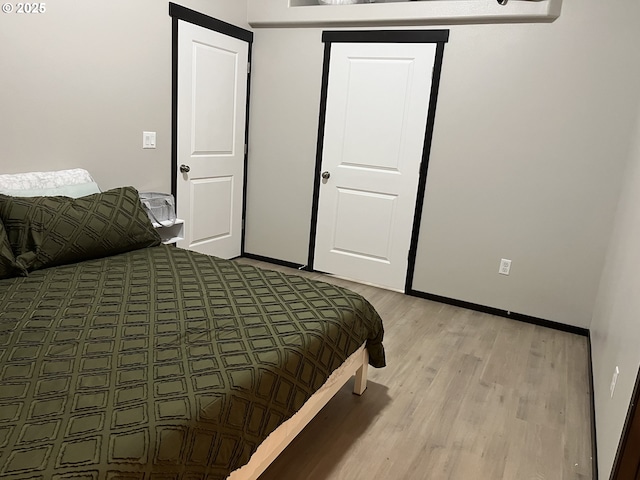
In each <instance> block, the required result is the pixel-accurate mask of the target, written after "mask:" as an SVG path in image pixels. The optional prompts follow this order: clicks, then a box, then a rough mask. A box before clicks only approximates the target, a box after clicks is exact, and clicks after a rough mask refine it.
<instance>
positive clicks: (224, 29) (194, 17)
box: [169, 2, 253, 255]
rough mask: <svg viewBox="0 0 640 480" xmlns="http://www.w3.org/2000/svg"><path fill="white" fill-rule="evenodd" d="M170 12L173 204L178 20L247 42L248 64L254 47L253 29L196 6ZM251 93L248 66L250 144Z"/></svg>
mask: <svg viewBox="0 0 640 480" xmlns="http://www.w3.org/2000/svg"><path fill="white" fill-rule="evenodd" d="M169 15H170V16H171V19H172V26H171V27H172V33H171V194H172V195H173V196H174V198H175V202H176V208H177V205H178V198H177V190H178V185H177V176H178V21H179V20H182V21H185V22H187V23H192V24H194V25H198V26H200V27H203V28H206V29H207V30H212V31H214V32H218V33H221V34H223V35H226V36H228V37H232V38H236V39H238V40H242V41H244V42H247V43H248V44H249V45H248V60H249V65H251V54H252V51H253V32H250V31H249V30H245V29H244V28H240V27H238V26H236V25H232V24H230V23H227V22H223V21H222V20H218V19H217V18H213V17H209V16H208V15H205V14H203V13H200V12H196V11H195V10H191V9H189V8H186V7H183V6H181V5H177V4H175V3H171V2H169ZM250 94H251V68H249V66H247V100H246V109H247V110H246V117H245V138H244V144H245V146H246V145H249V100H250V96H251V95H250ZM248 160H249V155H248V150H247V148H245V153H244V179H243V185H242V224H243V228H242V234H241V237H240V254H241V255H242V254H244V242H245V229H244V222H245V218H246V210H247V168H248Z"/></svg>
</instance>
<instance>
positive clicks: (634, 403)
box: [611, 369, 640, 480]
mask: <svg viewBox="0 0 640 480" xmlns="http://www.w3.org/2000/svg"><path fill="white" fill-rule="evenodd" d="M639 402H640V369H639V370H638V375H637V376H636V384H635V387H634V389H633V394H632V396H631V402H630V403H629V410H628V411H627V418H626V420H625V422H624V428H623V430H622V435H621V437H620V443H619V444H618V451H617V452H616V458H615V461H614V464H613V469H612V470H611V480H637V479H638V478H639V477H640V408H639V407H638V403H639Z"/></svg>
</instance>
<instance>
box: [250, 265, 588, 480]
mask: <svg viewBox="0 0 640 480" xmlns="http://www.w3.org/2000/svg"><path fill="white" fill-rule="evenodd" d="M239 261H241V262H245V263H251V264H253V265H257V266H261V267H264V268H268V269H272V270H282V271H287V272H294V273H298V274H301V275H305V276H311V277H313V278H318V279H320V280H324V281H328V282H331V283H336V284H339V285H342V286H346V287H348V288H351V289H352V290H354V291H356V292H358V293H360V294H361V295H363V296H364V297H366V298H367V299H368V300H369V301H370V302H371V303H372V304H373V305H374V306H375V307H376V309H377V310H378V312H379V313H380V315H381V316H382V319H383V321H384V325H385V341H384V344H385V349H386V353H387V367H385V368H382V369H374V368H370V369H369V384H368V388H367V391H366V392H365V393H364V395H363V396H362V397H358V396H356V395H353V394H352V393H351V388H352V383H350V384H347V385H345V387H344V388H342V390H341V391H340V392H338V394H337V395H336V396H335V397H334V398H333V399H332V400H331V402H330V403H329V404H328V405H327V406H326V407H325V408H324V409H323V410H322V411H321V412H320V413H319V414H318V416H317V417H316V418H315V419H314V420H313V421H312V422H311V424H309V425H308V426H307V427H306V429H305V430H304V431H303V432H302V433H301V434H300V436H299V437H298V438H297V439H296V440H294V442H293V443H292V444H291V445H290V446H289V447H288V448H287V449H286V450H285V451H284V452H283V453H282V455H281V456H280V457H279V458H278V459H277V460H276V461H275V463H274V464H273V465H271V467H269V469H268V470H267V471H266V472H265V473H264V474H263V475H262V476H261V477H260V480H302V479H305V480H338V479H340V480H365V479H366V480H372V479H379V480H382V479H384V480H388V479H392V480H401V479H435V480H446V479H451V480H494V479H505V480H529V479H531V480H534V479H535V480H547V479H548V480H556V479H557V480H565V479H576V480H584V479H591V478H592V472H591V419H590V403H589V380H588V379H589V377H588V357H587V340H586V338H585V337H581V336H578V335H573V334H570V333H564V332H559V331H556V330H552V329H548V328H544V327H538V326H534V325H530V324H526V323H521V322H517V321H515V320H510V319H505V318H501V317H496V316H493V315H487V314H483V313H478V312H473V311H470V310H465V309H461V308H457V307H453V306H449V305H444V304H440V303H436V302H431V301H428V300H424V299H419V298H414V297H409V296H405V295H402V294H399V293H395V292H390V291H386V290H382V289H378V288H374V287H369V286H366V285H360V284H356V283H351V282H347V281H344V280H340V279H335V278H332V277H326V276H322V275H319V274H315V273H307V272H298V271H296V270H291V269H287V268H286V267H279V266H276V265H271V264H265V263H261V262H257V261H253V260H247V259H240V260H239Z"/></svg>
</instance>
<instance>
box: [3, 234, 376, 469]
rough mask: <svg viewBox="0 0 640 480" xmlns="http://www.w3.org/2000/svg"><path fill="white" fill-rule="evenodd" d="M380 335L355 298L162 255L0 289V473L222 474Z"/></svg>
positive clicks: (302, 282)
mask: <svg viewBox="0 0 640 480" xmlns="http://www.w3.org/2000/svg"><path fill="white" fill-rule="evenodd" d="M382 339H383V326H382V322H381V320H380V317H379V316H378V314H377V313H376V312H375V310H374V309H373V307H372V306H371V305H370V304H369V303H368V302H367V301H366V300H365V299H364V298H362V297H361V296H359V295H358V294H356V293H354V292H351V291H349V290H346V289H342V288H339V287H337V286H334V285H330V284H327V283H323V282H318V281H313V280H309V279H306V278H303V277H300V276H293V275H286V274H283V273H280V272H274V271H269V270H262V269H258V268H255V267H253V266H249V265H241V264H237V263H235V262H232V261H226V260H221V259H217V258H215V257H210V256H206V255H201V254H198V253H194V252H190V251H187V250H181V249H177V248H174V247H171V246H164V245H161V246H158V247H152V248H144V249H141V250H135V251H132V252H128V253H124V254H121V255H115V256H111V257H107V258H102V259H97V260H90V261H85V262H80V263H76V264H72V265H65V266H59V267H54V268H48V269H43V270H38V271H34V272H31V273H30V274H29V276H28V277H21V278H12V279H6V280H0V476H1V477H2V478H3V479H11V480H17V479H43V480H44V479H47V480H48V479H56V480H61V479H67V478H68V479H163V480H164V479H190V480H191V479H194V480H195V479H208V480H214V479H223V478H225V477H226V476H227V475H229V473H230V472H232V471H233V470H235V469H237V468H239V467H241V466H242V465H244V464H246V463H247V461H248V460H249V458H250V456H251V455H252V453H253V452H255V450H256V449H257V447H258V445H259V444H260V443H261V442H262V441H263V440H264V439H265V438H266V437H267V436H268V435H269V434H270V433H271V432H273V431H274V430H275V429H276V428H277V427H278V426H279V425H281V424H282V423H283V422H285V421H286V420H287V419H289V418H291V416H293V415H294V414H295V412H296V411H298V410H299V409H300V408H301V406H302V405H303V404H304V403H305V402H306V401H307V399H309V398H310V397H311V396H312V395H313V393H314V392H315V391H317V390H318V389H319V388H320V387H321V386H322V385H323V384H324V383H325V381H326V380H327V378H329V376H330V375H331V373H332V372H333V371H334V370H336V369H337V368H338V367H339V366H340V365H341V364H342V363H343V362H344V361H345V359H347V358H348V357H349V356H350V355H351V354H352V353H353V352H355V351H356V350H357V349H358V348H359V347H360V346H361V345H362V344H363V343H365V344H366V346H367V349H368V351H369V358H370V364H371V365H372V366H374V367H382V366H384V364H385V359H384V348H383V346H382Z"/></svg>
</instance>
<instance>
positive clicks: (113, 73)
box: [0, 0, 248, 191]
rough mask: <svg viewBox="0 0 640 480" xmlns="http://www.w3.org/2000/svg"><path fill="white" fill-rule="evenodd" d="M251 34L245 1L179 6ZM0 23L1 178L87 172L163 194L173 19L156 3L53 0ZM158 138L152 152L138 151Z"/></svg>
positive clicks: (165, 5) (193, 1)
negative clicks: (146, 138)
mask: <svg viewBox="0 0 640 480" xmlns="http://www.w3.org/2000/svg"><path fill="white" fill-rule="evenodd" d="M176 3H178V4H180V5H183V6H185V7H188V8H192V9H194V10H198V11H200V12H202V13H205V14H208V15H210V16H213V17H217V18H219V19H221V20H224V21H227V22H230V23H234V24H236V25H238V26H241V27H244V28H248V25H247V23H246V18H247V7H246V2H241V1H237V0H216V1H211V0H184V1H178V2H176ZM46 5H47V11H46V13H44V14H38V15H33V14H32V15H18V14H10V15H7V14H0V65H1V69H2V70H1V71H2V73H1V74H0V172H3V173H13V172H24V171H30V170H47V169H52V170H53V169H61V168H69V167H75V166H80V167H84V168H87V169H88V170H89V171H90V172H91V173H92V174H93V176H94V177H95V178H96V180H97V181H98V183H99V184H100V186H101V187H102V188H111V187H114V186H119V185H124V184H130V185H134V186H136V187H138V188H139V189H141V190H160V191H169V189H170V184H171V179H170V165H171V163H170V162H171V146H170V140H171V17H169V2H168V1H167V2H162V1H158V0H108V1H105V0H100V1H98V0H82V1H76V0H56V1H54V2H46ZM144 130H151V131H156V132H157V134H158V138H157V149H155V150H143V149H142V132H143V131H144Z"/></svg>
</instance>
